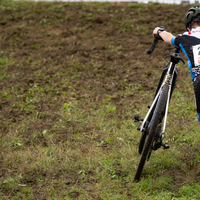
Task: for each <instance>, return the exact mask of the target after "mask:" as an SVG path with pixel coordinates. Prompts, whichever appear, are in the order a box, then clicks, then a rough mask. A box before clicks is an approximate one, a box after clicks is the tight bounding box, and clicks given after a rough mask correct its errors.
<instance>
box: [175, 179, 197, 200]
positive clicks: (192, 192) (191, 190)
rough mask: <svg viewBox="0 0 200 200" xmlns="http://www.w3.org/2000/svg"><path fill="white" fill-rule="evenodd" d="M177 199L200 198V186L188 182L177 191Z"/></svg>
mask: <svg viewBox="0 0 200 200" xmlns="http://www.w3.org/2000/svg"><path fill="white" fill-rule="evenodd" d="M178 197H182V198H186V199H199V198H200V186H199V183H195V182H192V181H191V182H190V183H189V184H186V185H184V186H182V187H181V188H180V189H179V191H178Z"/></svg>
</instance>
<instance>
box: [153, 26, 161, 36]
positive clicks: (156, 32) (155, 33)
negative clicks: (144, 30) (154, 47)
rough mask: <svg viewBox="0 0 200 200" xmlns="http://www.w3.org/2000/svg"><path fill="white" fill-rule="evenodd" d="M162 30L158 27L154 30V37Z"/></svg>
mask: <svg viewBox="0 0 200 200" xmlns="http://www.w3.org/2000/svg"><path fill="white" fill-rule="evenodd" d="M159 29H160V27H156V28H155V29H154V30H153V37H154V35H157V34H158V30H159Z"/></svg>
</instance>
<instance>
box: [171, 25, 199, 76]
mask: <svg viewBox="0 0 200 200" xmlns="http://www.w3.org/2000/svg"><path fill="white" fill-rule="evenodd" d="M171 43H172V44H173V45H174V46H179V47H181V50H182V51H183V52H184V53H185V55H186V56H187V58H188V67H189V68H190V71H191V76H192V80H194V78H195V77H196V76H197V75H198V74H200V27H197V28H196V29H192V30H191V31H189V32H185V33H183V34H182V35H178V36H176V37H173V38H172V39H171Z"/></svg>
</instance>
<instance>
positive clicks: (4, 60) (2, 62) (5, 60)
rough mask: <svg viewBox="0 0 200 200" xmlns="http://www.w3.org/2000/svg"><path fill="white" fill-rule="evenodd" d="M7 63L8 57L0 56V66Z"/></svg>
mask: <svg viewBox="0 0 200 200" xmlns="http://www.w3.org/2000/svg"><path fill="white" fill-rule="evenodd" d="M7 63H8V59H7V58H0V67H2V66H4V65H6V64H7Z"/></svg>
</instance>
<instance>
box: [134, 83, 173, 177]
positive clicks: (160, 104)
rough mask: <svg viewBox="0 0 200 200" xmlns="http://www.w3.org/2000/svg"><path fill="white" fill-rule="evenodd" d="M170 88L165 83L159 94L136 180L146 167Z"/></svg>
mask: <svg viewBox="0 0 200 200" xmlns="http://www.w3.org/2000/svg"><path fill="white" fill-rule="evenodd" d="M168 90H169V86H168V85H164V87H163V89H162V91H161V94H160V96H159V99H158V102H157V105H156V108H155V112H154V114H153V117H152V119H151V122H150V124H149V134H148V136H147V138H146V141H145V144H144V148H143V151H142V154H141V157H140V160H139V163H138V166H137V169H136V172H135V177H134V179H135V181H139V180H140V176H141V173H142V170H143V168H144V164H145V161H146V159H147V156H148V154H149V150H150V148H151V145H152V142H153V139H154V137H155V132H156V129H157V126H158V125H159V124H160V118H161V117H162V113H163V111H164V109H165V106H166V102H167V96H168Z"/></svg>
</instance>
